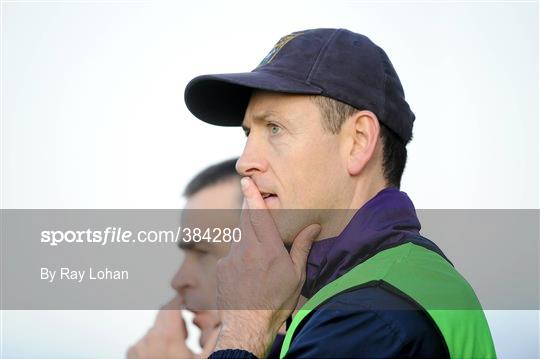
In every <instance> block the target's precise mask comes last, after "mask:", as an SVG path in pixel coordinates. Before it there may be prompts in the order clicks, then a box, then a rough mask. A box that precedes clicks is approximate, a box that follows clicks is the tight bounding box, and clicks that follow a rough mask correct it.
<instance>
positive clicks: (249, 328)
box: [215, 311, 279, 358]
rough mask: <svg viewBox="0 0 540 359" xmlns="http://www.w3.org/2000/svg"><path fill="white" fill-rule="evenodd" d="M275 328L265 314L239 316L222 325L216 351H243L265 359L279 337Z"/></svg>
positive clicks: (243, 314)
mask: <svg viewBox="0 0 540 359" xmlns="http://www.w3.org/2000/svg"><path fill="white" fill-rule="evenodd" d="M255 312H258V311H255ZM246 314H248V315H246ZM257 314H258V315H257ZM275 327H276V325H272V321H271V318H270V317H268V316H267V315H265V314H264V313H242V314H238V315H236V316H235V317H234V318H231V319H230V320H224V322H223V323H222V326H221V330H220V333H219V337H218V340H217V344H216V348H215V350H216V351H217V350H224V349H242V350H246V351H248V352H250V353H253V354H254V355H255V356H256V357H258V358H263V357H265V356H266V353H267V351H268V350H269V349H270V347H271V345H272V343H273V341H274V339H275V337H276V335H277V331H278V329H279V326H278V327H277V328H275Z"/></svg>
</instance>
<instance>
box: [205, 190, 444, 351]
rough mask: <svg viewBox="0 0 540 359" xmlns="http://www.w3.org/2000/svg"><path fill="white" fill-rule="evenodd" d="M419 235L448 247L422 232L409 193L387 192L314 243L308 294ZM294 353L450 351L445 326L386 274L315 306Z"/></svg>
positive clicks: (424, 241)
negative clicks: (397, 288)
mask: <svg viewBox="0 0 540 359" xmlns="http://www.w3.org/2000/svg"><path fill="white" fill-rule="evenodd" d="M406 242H414V243H415V244H418V245H421V246H423V247H425V248H427V249H430V250H433V251H435V252H437V253H439V254H440V255H442V256H443V257H444V255H443V253H442V252H441V251H440V249H439V248H438V247H437V246H436V245H435V244H434V243H433V242H431V241H429V240H428V239H426V238H423V237H421V236H420V223H419V221H418V218H417V216H416V211H415V209H414V205H413V204H412V202H411V200H410V199H409V197H408V196H407V195H406V194H405V193H404V192H400V191H399V190H397V189H395V188H387V189H384V190H382V191H381V192H379V193H378V194H377V195H376V196H375V197H373V198H372V199H371V200H370V201H368V202H367V203H366V204H365V205H364V206H363V207H362V208H361V209H359V210H358V211H357V212H356V214H355V215H354V217H353V218H352V219H351V221H350V222H349V224H348V225H347V226H346V228H345V229H344V230H343V231H342V232H341V234H340V235H339V236H337V237H333V238H328V239H325V240H322V241H319V242H316V243H314V244H313V246H312V249H311V252H310V254H309V257H308V261H307V270H306V282H305V284H304V287H303V288H302V295H304V296H305V297H306V298H310V297H311V296H313V295H314V294H315V293H316V292H317V291H318V290H320V289H321V288H322V287H324V286H325V285H326V284H328V283H330V282H331V281H333V280H334V279H336V278H338V277H340V276H341V275H343V274H344V273H346V272H348V271H349V270H351V269H352V268H353V267H355V266H356V265H358V264H360V263H362V262H364V261H365V260H367V259H369V258H371V257H372V256H373V255H375V254H376V253H378V252H380V251H382V250H385V249H388V248H391V247H395V246H397V245H400V244H403V243H406ZM288 355H289V357H291V358H297V357H304V358H390V357H415V358H447V357H449V353H448V349H447V347H446V344H445V342H444V339H443V337H442V335H441V333H440V332H439V330H438V328H437V326H436V325H435V324H434V323H433V321H432V320H431V318H430V317H429V316H428V315H427V313H425V312H424V311H423V310H422V308H420V307H419V306H418V305H417V304H416V303H414V302H413V301H412V300H410V299H408V298H406V297H404V296H403V295H402V294H401V293H397V292H396V291H395V290H393V288H392V287H390V286H389V285H387V284H385V283H384V282H374V283H369V284H368V285H364V286H361V287H359V288H356V289H354V290H351V291H348V292H346V293H341V294H339V295H337V296H335V297H333V298H332V299H330V300H329V301H328V302H327V303H325V304H324V305H322V306H321V307H319V308H318V309H317V310H316V311H314V312H312V313H311V314H310V316H309V317H308V318H306V319H304V321H303V325H302V326H301V327H299V328H297V330H296V333H295V336H294V337H293V340H292V342H291V345H290V348H289V352H288ZM233 357H234V358H253V354H251V353H249V352H246V351H242V350H221V351H218V352H215V353H214V354H212V356H211V358H212V359H218V358H233Z"/></svg>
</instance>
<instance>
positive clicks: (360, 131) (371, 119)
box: [347, 111, 380, 176]
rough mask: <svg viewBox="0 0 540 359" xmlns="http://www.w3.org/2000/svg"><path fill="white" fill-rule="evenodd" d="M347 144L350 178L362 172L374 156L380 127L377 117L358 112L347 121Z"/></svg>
mask: <svg viewBox="0 0 540 359" xmlns="http://www.w3.org/2000/svg"><path fill="white" fill-rule="evenodd" d="M347 122H348V126H347V129H348V136H350V137H349V139H350V140H349V141H348V142H349V143H351V144H352V146H351V147H350V152H349V154H348V161H347V170H348V171H349V174H350V175H351V176H356V175H358V174H360V172H362V170H363V169H364V168H365V167H366V166H367V164H368V162H369V161H370V160H371V158H372V157H373V156H374V153H375V148H376V145H377V142H378V140H379V132H380V125H379V120H378V119H377V116H376V115H375V114H374V113H373V112H371V111H358V112H356V113H355V114H354V115H353V116H351V117H350V118H349V119H348V120H347Z"/></svg>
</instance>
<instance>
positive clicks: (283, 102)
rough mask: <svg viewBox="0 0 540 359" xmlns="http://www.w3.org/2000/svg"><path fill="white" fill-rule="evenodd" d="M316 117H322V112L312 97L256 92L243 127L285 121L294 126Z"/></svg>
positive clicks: (251, 99)
mask: <svg viewBox="0 0 540 359" xmlns="http://www.w3.org/2000/svg"><path fill="white" fill-rule="evenodd" d="M314 116H320V111H319V108H318V107H317V105H316V104H315V102H314V101H313V100H312V99H311V96H308V95H295V94H285V93H279V92H269V91H254V92H253V93H252V95H251V98H250V100H249V103H248V106H247V109H246V113H245V116H244V121H243V123H242V126H243V127H250V126H251V125H254V124H257V123H258V122H265V121H272V120H280V121H284V122H287V123H288V124H289V125H293V126H294V125H299V124H301V123H302V122H303V121H306V120H308V119H310V118H313V117H314Z"/></svg>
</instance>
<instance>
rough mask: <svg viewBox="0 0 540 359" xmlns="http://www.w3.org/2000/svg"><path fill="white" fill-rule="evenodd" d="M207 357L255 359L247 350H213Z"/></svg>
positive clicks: (216, 358)
mask: <svg viewBox="0 0 540 359" xmlns="http://www.w3.org/2000/svg"><path fill="white" fill-rule="evenodd" d="M208 359H257V357H256V356H255V355H253V353H250V352H248V351H247V350H241V349H224V350H218V351H216V352H213V353H212V354H211V355H210V356H209V357H208Z"/></svg>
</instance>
